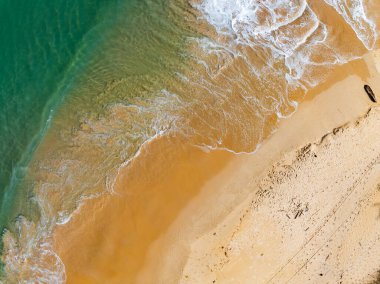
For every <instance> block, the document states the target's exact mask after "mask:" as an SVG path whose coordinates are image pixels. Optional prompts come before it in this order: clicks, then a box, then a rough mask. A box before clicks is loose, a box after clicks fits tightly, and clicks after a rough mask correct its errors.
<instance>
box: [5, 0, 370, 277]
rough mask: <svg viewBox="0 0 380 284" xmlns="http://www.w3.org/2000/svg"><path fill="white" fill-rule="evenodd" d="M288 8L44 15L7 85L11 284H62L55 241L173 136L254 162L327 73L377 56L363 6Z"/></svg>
mask: <svg viewBox="0 0 380 284" xmlns="http://www.w3.org/2000/svg"><path fill="white" fill-rule="evenodd" d="M37 3H39V4H40V5H42V4H43V3H42V1H41V2H37ZM284 3H285V2H284V1H260V2H255V1H243V0H241V1H229V0H219V1H215V0H203V1H194V2H187V1H169V0H160V1H151V0H145V1H141V0H140V1H137V0H130V1H116V0H115V1H112V2H109V1H108V2H107V3H106V2H104V3H102V2H100V1H99V3H95V2H94V3H92V2H91V3H87V2H86V5H90V6H89V7H91V8H89V7H87V6H86V5H85V4H84V3H82V2H80V1H79V0H78V1H77V2H76V3H74V4H72V5H71V6H62V5H63V4H62V3H53V2H51V7H50V6H49V7H45V6H44V7H45V8H46V14H44V15H43V16H41V18H40V21H41V23H42V24H41V23H40V24H39V25H37V23H38V20H36V19H35V17H32V18H33V20H32V19H31V20H30V21H31V22H32V24H33V25H34V24H35V25H36V27H35V28H33V30H34V29H35V30H36V31H38V32H40V33H42V34H33V33H28V35H29V36H30V37H31V39H29V40H25V41H26V43H27V44H26V46H28V45H31V44H32V45H31V47H28V49H27V51H33V52H34V51H35V50H38V52H40V53H37V54H36V55H33V54H32V55H29V57H28V58H26V59H25V62H24V63H23V64H24V65H25V66H27V68H23V67H19V65H18V64H16V63H15V62H9V63H7V66H11V67H8V69H7V70H9V68H14V70H13V71H12V72H13V73H9V74H10V75H9V78H10V79H9V80H8V81H9V82H12V80H16V81H15V83H14V84H15V86H16V85H17V86H20V88H21V89H20V90H21V91H20V92H16V91H15V90H16V88H15V87H12V86H11V87H9V88H8V89H5V91H4V94H5V95H7V96H9V97H11V95H10V94H12V96H13V97H17V98H19V99H18V100H12V101H10V103H8V101H7V104H5V103H4V104H1V106H3V105H4V106H6V107H4V109H5V111H4V113H5V114H6V115H4V116H2V119H3V120H4V123H2V125H3V126H4V127H5V128H4V129H5V130H4V132H3V133H8V134H7V135H5V136H4V137H6V138H5V139H8V140H3V141H6V142H4V145H5V146H4V148H3V150H2V151H3V153H9V157H8V156H6V157H7V158H6V159H4V160H3V163H4V166H3V165H2V168H4V170H5V171H2V173H4V174H3V175H4V179H3V178H2V179H1V180H7V179H8V180H9V178H10V177H11V176H12V174H11V173H12V171H13V173H14V174H13V177H15V179H14V180H11V186H8V187H6V185H7V184H9V182H4V188H5V192H6V195H5V199H3V200H6V203H4V202H3V204H7V207H5V206H3V209H2V210H3V212H5V213H3V214H2V216H6V219H4V220H6V221H3V224H4V225H7V228H8V229H9V230H8V231H6V233H5V234H4V237H3V239H4V253H3V261H4V263H5V269H4V275H5V277H6V278H7V279H9V280H10V281H28V280H30V281H31V280H35V279H39V280H40V281H48V282H49V281H56V282H63V281H65V277H66V276H65V270H64V264H63V263H62V261H61V260H60V258H59V256H58V255H57V254H56V253H55V252H54V251H53V249H52V243H51V235H52V233H53V232H54V229H55V228H56V226H57V225H62V224H65V223H67V222H70V218H71V217H72V214H73V212H76V210H77V208H78V207H80V205H81V204H82V203H83V202H86V200H88V199H92V198H95V197H97V196H100V195H102V194H112V193H113V192H114V183H115V180H116V178H117V175H118V173H119V172H120V170H125V169H126V168H127V167H128V166H129V165H130V162H131V161H132V160H133V159H134V158H135V159H138V158H139V153H140V149H141V147H142V145H145V146H146V147H149V142H150V141H153V140H154V139H156V138H157V137H162V136H165V137H166V138H167V139H168V140H167V141H170V140H171V139H172V140H176V141H177V140H178V139H180V140H181V141H186V143H185V144H186V145H193V146H198V147H201V148H202V149H204V150H207V149H218V148H219V149H226V150H228V151H230V152H232V153H239V152H254V151H255V150H256V149H257V147H258V146H259V145H260V142H261V141H262V140H263V139H265V138H266V137H267V136H268V135H270V133H271V132H272V131H274V130H275V128H276V125H277V123H278V121H279V120H280V119H282V118H284V117H286V116H288V115H290V114H291V113H292V112H294V111H295V110H296V108H297V103H298V101H300V100H301V99H302V96H303V95H304V94H305V92H306V91H307V90H309V89H311V88H313V87H314V86H316V85H318V84H319V83H321V82H323V81H324V80H325V79H326V78H327V76H328V71H329V70H331V69H333V68H334V66H336V65H340V64H344V63H346V62H349V61H351V60H354V59H356V58H359V57H360V56H361V55H362V54H363V53H364V52H366V51H367V50H368V49H371V48H372V47H373V46H374V44H375V42H376V39H377V29H376V26H375V24H374V23H373V21H372V20H371V19H370V17H367V12H366V9H367V8H366V7H365V6H363V5H362V2H360V1H349V2H347V5H344V6H339V5H337V2H336V1H327V0H326V1H325V3H322V2H321V1H305V0H300V1H294V2H292V5H285V4H284ZM8 4H9V3H8ZM44 4H45V3H44ZM9 5H10V4H9ZM35 5H37V4H35ZM65 9H67V10H65ZM26 11H30V9H29V8H28V9H27V10H26ZM36 11H37V10H36ZM38 11H40V10H38ZM42 11H44V10H43V9H42ZM53 11H54V12H53ZM25 13H26V12H25ZM41 13H42V12H41ZM50 13H57V14H58V15H59V16H56V17H51V20H54V21H56V22H57V23H56V30H55V29H54V27H55V26H54V25H53V26H50V25H47V23H46V18H47V16H46V15H50ZM81 13H85V15H82V14H81ZM86 13H88V15H87V14H86ZM31 15H33V14H31ZM86 15H87V16H88V19H87V18H86ZM64 16H67V18H68V19H70V20H65V19H61V18H60V17H64ZM20 17H21V16H20ZM12 19H13V18H12ZM37 19H39V18H38V17H37ZM10 25H11V24H8V26H10ZM23 25H24V26H23V27H24V28H25V25H27V23H24V24H23ZM40 25H42V26H43V27H45V28H46V27H49V29H48V28H46V31H44V30H43V29H41V28H40ZM82 25H83V27H82ZM84 25H86V26H84ZM3 26H6V25H3ZM73 26H74V27H77V26H78V27H81V29H79V28H78V30H80V31H76V30H75V29H74V28H73ZM20 29H21V28H20ZM50 29H52V30H50ZM60 29H63V30H62V32H60ZM66 29H67V30H66ZM4 31H5V29H4V30H3V32H4ZM44 32H45V33H46V34H47V35H44ZM13 34H15V33H13ZM48 36H51V37H52V39H51V38H49V37H48ZM66 37H67V38H66ZM20 40H21V39H20ZM33 44H35V46H34V45H33ZM44 45H46V46H47V47H46V48H45V49H44V48H42V49H39V47H40V46H44ZM66 45H67V46H66ZM57 49H59V51H57ZM61 49H62V51H60V50H61ZM8 50H10V51H9V52H14V50H17V49H16V48H15V46H10V47H8ZM20 52H21V51H20ZM59 52H62V53H63V55H60V53H59ZM22 54H28V53H25V52H24V51H22ZM12 56H13V57H12ZM12 56H8V57H9V58H13V59H14V58H16V55H14V54H12ZM33 56H35V57H36V58H35V59H34V60H36V62H34V61H33V60H32V59H33ZM8 57H7V58H8ZM4 58H5V57H4ZM31 58H32V59H31ZM20 60H22V56H21V58H20ZM32 63H33V64H32ZM24 65H21V66H24ZM4 66H5V65H4ZM48 67H49V68H52V70H49V69H48ZM28 68H29V69H28ZM11 70H12V69H11ZM20 70H26V71H27V72H29V73H26V74H25V75H23V73H22V72H21V71H20ZM38 70H40V71H41V74H42V75H41V76H42V77H38ZM4 72H5V71H4ZM31 74H33V76H32V75H31ZM22 76H24V77H22ZM34 76H35V77H34ZM45 77H46V78H45ZM19 78H20V79H19ZM17 80H19V81H17ZM27 80H30V81H31V82H32V83H30V84H26V81H27ZM49 82H50V83H49ZM12 84H13V83H12ZM23 84H25V85H23ZM2 86H5V87H7V84H6V83H4V84H2ZM5 87H4V88H5ZM29 88H30V89H29ZM7 90H8V91H7ZM12 92H13V93H12ZM25 94H27V95H25ZM5 95H4V98H5ZM9 97H8V98H9ZM1 98H2V97H1ZM31 101H33V102H36V104H37V102H38V104H37V105H36V106H35V105H33V104H31V103H30V102H31ZM12 102H13V103H12ZM12 104H14V105H12ZM12 107H13V108H16V110H19V111H20V112H19V113H18V112H16V111H15V110H14V109H12ZM11 115H14V117H15V118H17V119H10V117H11ZM9 121H10V122H9ZM13 124H14V126H13ZM25 128H27V129H28V132H25ZM7 131H8V132H7ZM3 133H2V134H3ZM20 133H22V134H23V135H24V136H25V137H23V136H21V134H20ZM19 135H20V146H18V147H13V145H12V142H11V139H13V140H14V137H19ZM21 138H22V139H21ZM42 138H43V139H42ZM13 140H12V141H13ZM168 143H169V144H168V147H170V145H171V144H170V142H168ZM9 149H11V150H9ZM168 155H170V153H169V154H168ZM153 158H154V157H153ZM147 175H149V172H148V173H147ZM154 178H157V177H155V176H153V177H152V179H154ZM158 180H159V178H158ZM16 189H17V191H16ZM78 214H80V211H79V213H78ZM21 215H22V216H23V217H21ZM16 216H19V217H18V218H17V220H16V221H15V222H14V220H15V217H16ZM132 233H133V232H131V234H132ZM26 263H28V264H26Z"/></svg>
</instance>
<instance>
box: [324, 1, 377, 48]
mask: <svg viewBox="0 0 380 284" xmlns="http://www.w3.org/2000/svg"><path fill="white" fill-rule="evenodd" d="M324 1H325V2H326V3H327V4H329V5H331V6H332V7H334V8H335V10H336V11H337V12H338V13H339V14H340V15H342V17H343V18H344V19H345V21H346V22H347V23H348V24H349V25H350V26H351V27H352V29H353V30H354V31H355V33H356V35H357V36H358V38H359V39H360V40H361V41H362V43H363V44H364V46H365V47H366V48H367V49H372V48H373V47H374V46H375V43H376V40H377V31H376V25H375V23H374V22H373V21H371V20H370V19H368V17H367V15H366V12H365V6H364V5H363V1H362V0H324Z"/></svg>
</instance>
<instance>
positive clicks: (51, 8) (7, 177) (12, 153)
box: [0, 0, 118, 227]
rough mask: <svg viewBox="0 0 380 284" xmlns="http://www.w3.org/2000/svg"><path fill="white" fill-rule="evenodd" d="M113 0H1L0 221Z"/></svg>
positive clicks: (7, 214)
mask: <svg viewBox="0 0 380 284" xmlns="http://www.w3.org/2000/svg"><path fill="white" fill-rule="evenodd" d="M117 5H118V1H116V0H111V1H109V0H73V1H64V0H51V1H44V0H36V1H19V0H1V1H0V39H1V40H0V51H1V52H0V156H1V159H0V169H1V170H0V206H1V207H0V210H1V211H0V213H1V214H0V227H4V226H6V225H7V224H8V222H9V221H12V219H13V218H14V216H13V215H10V211H11V210H12V207H13V205H14V203H15V202H14V198H15V197H16V196H17V195H19V193H18V192H17V190H18V189H17V185H18V183H19V181H20V180H21V179H22V177H23V176H24V172H25V169H26V166H27V165H28V162H29V160H30V159H31V157H32V155H33V153H34V151H35V149H36V146H37V145H38V143H39V141H40V140H41V138H42V136H43V135H44V133H45V131H46V129H47V127H48V125H49V123H48V122H49V120H50V119H51V116H52V115H53V112H54V110H55V109H56V108H57V107H58V106H59V104H60V102H61V101H63V99H64V97H65V94H66V93H67V92H68V90H69V89H70V87H72V86H71V84H72V82H71V81H70V78H73V77H75V76H72V75H73V72H80V71H81V68H83V66H85V64H86V62H85V60H86V56H89V54H88V55H87V54H85V53H86V52H87V53H89V51H90V50H91V49H96V47H97V46H98V45H99V44H100V43H101V40H102V37H101V36H99V35H96V34H95V33H96V32H100V31H98V30H96V27H97V26H99V25H101V24H102V23H103V22H104V18H105V16H106V15H107V13H109V12H112V9H116V8H117ZM109 19H110V17H107V20H108V21H109ZM111 19H112V18H111ZM69 74H71V75H70V76H69ZM13 211H14V212H16V214H17V210H13Z"/></svg>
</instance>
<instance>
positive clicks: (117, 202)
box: [54, 52, 380, 284]
mask: <svg viewBox="0 0 380 284" xmlns="http://www.w3.org/2000/svg"><path fill="white" fill-rule="evenodd" d="M379 54H380V53H379V52H374V53H371V54H368V55H366V57H365V61H364V60H359V61H356V62H353V63H350V64H347V65H345V66H343V67H341V68H337V70H336V71H335V72H334V74H332V76H331V77H330V79H329V81H327V82H325V84H322V85H320V86H319V87H318V88H316V89H314V90H312V91H311V92H310V93H309V94H308V98H310V100H308V101H305V102H303V103H302V104H301V105H300V107H299V110H298V111H297V112H296V113H295V114H294V115H293V116H292V117H291V118H289V119H286V120H283V121H282V122H281V123H280V126H279V129H278V131H277V132H275V133H274V134H273V135H272V136H271V137H270V138H269V139H267V140H266V141H265V142H264V143H263V144H262V146H261V147H260V149H259V150H258V151H257V152H256V153H254V154H241V155H235V154H232V153H229V152H226V151H211V152H210V151H207V150H206V149H201V148H197V147H193V146H189V145H186V143H185V144H183V143H182V142H183V141H177V142H175V141H174V142H173V141H166V140H165V139H158V140H157V141H155V142H154V143H152V144H151V145H149V151H145V150H144V149H142V152H141V156H140V157H139V158H138V159H136V160H135V161H134V163H133V164H132V165H131V166H130V167H128V169H125V170H124V171H121V172H120V175H119V177H118V181H117V184H116V190H115V194H113V195H105V196H102V197H100V198H96V199H93V200H89V201H87V202H86V203H85V204H84V205H83V206H82V207H81V208H80V210H79V211H78V214H76V215H75V216H74V217H73V219H72V221H70V222H69V223H67V224H65V225H63V226H60V227H59V228H58V229H57V230H56V233H55V236H54V239H55V249H56V251H57V252H58V254H59V255H60V257H61V259H62V260H63V262H64V263H65V267H66V274H67V282H68V283H143V284H148V283H165V284H166V283H265V282H268V281H269V282H271V281H272V282H273V283H285V282H287V281H291V282H293V283H305V282H307V281H310V282H318V283H321V282H320V281H322V282H324V283H325V282H332V283H337V282H339V279H344V280H345V282H343V283H347V282H353V281H359V283H360V281H367V280H369V279H370V278H371V277H373V275H374V273H375V272H376V270H377V269H379V268H380V257H378V256H379V255H380V251H379V250H380V243H379V239H380V233H379V232H380V228H379V226H380V219H379V218H378V214H379V207H378V206H377V205H376V204H377V203H379V202H380V199H379V198H380V197H379V188H378V184H379V182H380V180H379V176H380V175H379V174H380V169H379V166H377V164H378V163H379V154H380V144H379V143H380V132H379V131H376V129H377V128H378V127H379V126H380V123H379V122H380V121H379V119H380V110H379V109H378V107H377V106H376V105H374V104H372V103H371V102H370V100H369V99H368V97H367V96H366V94H365V93H364V91H363V85H364V84H365V83H369V84H370V85H371V86H372V88H373V90H374V92H375V93H376V94H380V83H379V82H380V75H379V73H378V72H379V70H378V69H377V68H378V66H379V64H378V58H379V57H380V56H379ZM376 64H377V65H376ZM370 108H372V109H371V111H369V109H370ZM368 111H369V112H368ZM334 129H337V130H334ZM326 135H327V136H326ZM322 137H324V138H323V139H322ZM168 145H170V147H168ZM146 173H149V174H146ZM368 263H370V265H368ZM321 274H322V275H321ZM214 281H215V282H214Z"/></svg>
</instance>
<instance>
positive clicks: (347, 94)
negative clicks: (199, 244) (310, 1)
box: [139, 52, 380, 283]
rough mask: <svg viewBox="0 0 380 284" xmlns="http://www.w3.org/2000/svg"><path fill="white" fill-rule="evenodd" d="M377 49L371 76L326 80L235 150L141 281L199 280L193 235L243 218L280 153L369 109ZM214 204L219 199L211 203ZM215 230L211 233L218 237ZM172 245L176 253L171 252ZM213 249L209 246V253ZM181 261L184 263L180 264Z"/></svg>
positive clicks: (155, 253)
mask: <svg viewBox="0 0 380 284" xmlns="http://www.w3.org/2000/svg"><path fill="white" fill-rule="evenodd" d="M373 54H375V53H370V54H368V55H366V56H365V65H366V66H368V74H370V77H369V78H368V80H366V81H363V79H361V78H360V77H359V76H357V75H356V76H355V75H349V76H348V77H347V78H345V79H344V80H342V81H338V82H336V83H335V84H331V85H330V86H329V87H326V86H322V87H321V88H322V89H323V88H324V90H323V91H322V92H321V93H320V94H318V95H315V96H314V97H313V98H311V99H310V100H305V101H304V102H302V103H300V106H299V109H298V111H297V112H296V113H295V114H293V116H292V117H290V118H288V119H285V120H283V121H282V122H281V123H280V125H279V127H278V129H277V131H276V132H275V133H274V134H273V135H272V136H271V137H270V138H269V139H267V140H266V141H264V143H263V145H262V147H261V148H260V149H259V150H258V151H257V152H256V153H255V155H240V156H236V157H235V158H234V159H233V161H231V162H230V163H229V164H228V165H227V166H226V167H225V168H224V169H223V170H222V171H221V172H220V173H219V174H218V175H217V176H215V177H213V178H212V179H211V180H210V181H209V182H208V184H207V185H206V186H205V187H204V188H203V189H202V190H201V193H200V194H199V195H198V196H197V197H196V198H195V199H194V200H192V202H191V204H190V205H189V206H188V208H185V209H184V210H183V211H182V212H181V215H180V216H178V218H177V220H176V222H175V223H174V224H173V225H172V227H171V229H170V230H169V231H168V233H167V235H166V236H165V237H163V238H161V239H160V240H158V241H156V243H155V244H154V245H153V246H152V249H151V251H150V257H149V258H148V261H147V263H146V267H145V269H144V270H143V271H142V272H141V274H140V282H139V283H153V280H152V279H157V283H177V282H180V280H181V281H183V283H194V282H191V281H190V279H189V278H186V277H185V276H186V275H184V274H182V270H183V269H184V264H183V262H185V261H186V260H184V259H186V258H187V256H186V254H189V251H190V247H191V246H192V245H194V244H193V243H194V242H195V241H194V240H196V239H199V238H201V237H202V236H205V235H206V234H207V232H208V233H210V232H211V231H212V229H213V228H215V227H216V226H217V224H219V223H222V222H223V221H225V220H226V219H227V220H228V219H232V220H234V218H235V224H236V218H240V217H238V214H239V213H240V211H241V210H243V209H242V208H241V206H242V204H244V200H245V199H246V198H248V196H249V195H250V194H251V191H252V190H254V189H252V186H250V185H252V184H253V183H254V182H255V180H257V176H260V175H262V173H263V172H265V169H266V168H268V167H270V166H271V164H273V163H275V162H276V161H277V160H279V159H281V157H282V156H283V155H284V154H285V153H287V152H290V151H292V150H293V151H294V149H297V148H298V147H301V146H302V145H306V144H308V143H310V141H317V140H318V139H320V138H321V137H322V136H324V135H325V134H326V133H329V132H330V131H332V129H334V128H336V127H338V126H341V125H344V124H347V123H349V122H350V121H354V120H356V119H357V117H360V116H362V115H364V114H365V113H366V112H367V110H368V108H369V107H370V106H371V102H370V100H369V99H368V97H367V95H366V94H365V92H364V90H363V84H364V83H365V82H367V83H369V84H370V85H371V86H372V87H373V89H374V90H375V93H379V91H380V86H379V85H378V84H377V85H375V82H376V80H379V78H380V77H379V74H378V72H379V70H376V68H375V65H374V62H373V58H372V57H373V56H374V55H373ZM376 54H379V52H376ZM346 69H347V66H346ZM360 75H363V73H362V74H360ZM376 90H377V91H376ZM321 110H323V113H321V112H322V111H321ZM313 120H316V121H313ZM301 133H302V134H301ZM209 204H217V205H214V206H209ZM189 220H190V221H189ZM207 220H209V221H207ZM188 223H191V224H192V225H193V227H194V226H195V227H198V230H194V229H192V226H190V228H189V230H184V229H183V228H181V226H182V227H183V224H188ZM227 224H228V225H227ZM224 225H226V226H230V228H229V229H230V231H229V232H231V231H233V229H234V226H233V223H232V224H231V222H230V223H229V222H228V221H225V222H224ZM226 230H227V231H228V229H226ZM213 233H215V232H213ZM213 233H212V237H211V239H212V241H213V242H214V241H215V237H214V235H213ZM177 235H180V236H181V238H182V237H183V236H186V237H187V239H185V240H183V239H180V238H178V237H177ZM185 244H186V245H185ZM186 246H187V247H186ZM185 247H186V248H185ZM180 248H182V250H181V249H180ZM167 251H171V252H173V253H171V254H167V253H166V252H167ZM175 251H182V256H181V255H180V254H181V253H178V255H175V254H174V252H175ZM212 252H213V251H209V253H210V254H211V253H212ZM209 256H210V255H209ZM157 258H160V259H165V258H166V263H165V264H162V262H165V261H162V262H161V264H160V265H158V264H156V263H155V261H154V259H157ZM170 259H172V260H170ZM181 259H182V261H180V260H181ZM176 263H182V264H180V265H176ZM173 267H175V268H173ZM198 269H200V267H198ZM173 271H176V272H173ZM193 272H194V271H193ZM173 275H177V277H178V278H177V279H174V278H173ZM187 276H188V275H187ZM181 277H182V278H181ZM186 280H189V281H186ZM202 280H205V279H202ZM208 280H210V279H208ZM150 281H151V282H150ZM181 283H182V282H181ZM195 283H197V282H195ZM204 283H208V282H207V281H206V282H204ZM210 283H212V281H211V282H210ZM228 283H229V282H228Z"/></svg>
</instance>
